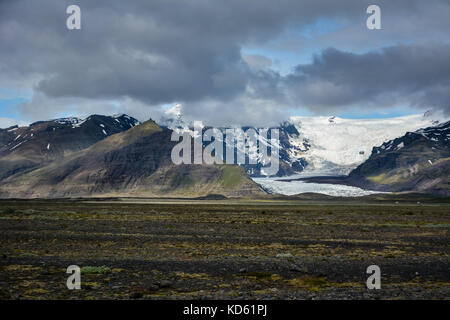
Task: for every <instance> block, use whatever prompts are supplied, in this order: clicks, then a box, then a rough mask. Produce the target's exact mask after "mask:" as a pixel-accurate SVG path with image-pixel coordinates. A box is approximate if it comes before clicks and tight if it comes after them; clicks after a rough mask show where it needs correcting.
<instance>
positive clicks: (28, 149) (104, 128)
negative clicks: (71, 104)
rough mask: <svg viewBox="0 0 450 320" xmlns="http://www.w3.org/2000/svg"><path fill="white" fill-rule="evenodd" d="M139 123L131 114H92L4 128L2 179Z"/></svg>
mask: <svg viewBox="0 0 450 320" xmlns="http://www.w3.org/2000/svg"><path fill="white" fill-rule="evenodd" d="M138 124H139V121H138V120H136V119H134V118H132V117H129V116H127V115H121V116H113V117H110V116H102V115H92V116H90V117H88V118H86V119H78V118H62V119H54V120H50V121H39V122H35V123H32V124H31V125H29V126H26V127H17V126H14V127H10V128H7V129H0V180H1V179H5V178H7V177H9V176H11V175H14V174H17V173H20V172H25V171H27V170H31V169H33V168H37V167H38V166H41V165H43V164H45V163H50V162H51V161H53V160H57V159H62V158H63V157H65V156H67V155H70V154H71V153H73V152H77V151H80V150H83V149H85V148H87V147H89V146H91V145H92V144H94V143H96V142H98V141H100V140H102V139H104V138H106V137H109V136H111V135H113V134H116V133H119V132H123V131H126V130H128V129H130V128H133V127H134V126H136V125H138Z"/></svg>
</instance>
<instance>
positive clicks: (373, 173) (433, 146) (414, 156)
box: [347, 121, 450, 195]
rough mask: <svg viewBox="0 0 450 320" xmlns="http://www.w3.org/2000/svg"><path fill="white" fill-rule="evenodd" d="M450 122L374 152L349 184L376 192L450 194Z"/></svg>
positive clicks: (383, 146) (395, 141)
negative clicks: (412, 191)
mask: <svg viewBox="0 0 450 320" xmlns="http://www.w3.org/2000/svg"><path fill="white" fill-rule="evenodd" d="M449 159H450V121H448V122H445V123H441V124H439V125H436V126H432V127H428V128H425V129H419V130H417V131H414V132H408V133H406V134H405V135H404V136H402V137H399V138H396V139H393V140H390V141H386V142H385V143H383V144H382V145H381V146H380V147H375V148H373V150H372V153H371V155H370V158H369V159H368V160H367V161H365V162H364V163H362V164H361V165H359V166H358V167H357V168H356V169H355V170H353V171H352V172H351V173H350V175H349V177H348V179H347V180H348V181H349V182H350V183H351V184H352V185H356V186H360V187H363V188H368V189H372V190H386V191H411V190H414V191H421V192H433V193H437V194H442V195H448V194H449V190H450V175H449V174H450V160H449Z"/></svg>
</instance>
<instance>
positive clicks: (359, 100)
mask: <svg viewBox="0 0 450 320" xmlns="http://www.w3.org/2000/svg"><path fill="white" fill-rule="evenodd" d="M286 83H287V87H288V88H289V89H288V90H289V92H290V93H292V94H293V95H294V97H296V98H297V99H299V100H301V103H302V104H303V105H309V106H311V108H315V109H316V111H320V110H321V109H325V110H327V111H329V110H333V109H339V108H342V107H349V106H358V105H359V106H366V107H368V108H372V107H374V106H378V107H380V106H383V107H386V106H389V105H395V104H399V103H409V104H411V105H413V106H417V107H421V108H436V109H441V110H444V111H445V112H446V113H449V114H450V94H449V92H450V45H436V44H434V45H433V44H429V45H426V46H425V45H409V46H404V45H399V46H392V47H388V48H384V49H382V50H379V51H375V52H368V53H364V54H354V53H349V52H342V51H339V50H336V49H327V50H325V51H324V52H322V53H321V54H319V55H316V56H315V57H314V60H313V62H312V63H311V64H308V65H299V66H298V67H297V68H296V71H295V72H294V74H292V75H290V76H289V77H287V79H286Z"/></svg>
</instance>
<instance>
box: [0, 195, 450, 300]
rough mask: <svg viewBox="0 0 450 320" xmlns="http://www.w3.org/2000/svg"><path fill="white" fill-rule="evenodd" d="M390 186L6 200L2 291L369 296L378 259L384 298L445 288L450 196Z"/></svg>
mask: <svg viewBox="0 0 450 320" xmlns="http://www.w3.org/2000/svg"><path fill="white" fill-rule="evenodd" d="M384 197H385V198H383V200H380V199H379V198H377V199H375V200H373V201H374V202H373V203H372V204H368V203H361V202H357V201H355V200H353V201H340V202H337V201H335V202H326V201H322V200H288V199H283V200H268V199H262V200H248V199H237V200H233V199H223V198H218V199H217V200H178V201H173V200H164V199H158V200H156V201H153V200H146V199H139V200H138V201H136V200H130V199H122V200H121V201H114V200H113V199H101V200H100V199H99V200H98V201H97V200H95V199H93V200H90V201H56V200H51V201H50V200H49V201H45V200H35V201H0V212H5V210H6V209H8V208H11V209H12V211H11V213H10V214H8V215H6V214H5V215H3V216H2V219H0V243H1V244H2V245H1V248H2V252H1V255H0V271H1V272H0V283H2V287H0V298H4V299H17V298H18V296H19V295H20V296H21V297H23V298H26V299H42V298H44V299H104V298H107V299H205V298H210V299H237V298H246V299H247V298H257V299H292V298H295V299H309V298H311V297H314V298H324V299H330V298H331V299H340V298H343V299H352V298H353V299H361V298H366V295H367V289H366V287H365V280H366V276H365V268H366V267H367V266H368V265H371V264H377V265H380V266H381V268H382V270H383V273H385V275H383V282H382V286H383V287H382V288H383V290H380V291H379V292H377V295H378V296H379V297H381V298H397V299H398V298H413V299H430V298H433V299H445V298H447V297H448V296H449V295H450V285H449V283H450V278H449V277H450V275H449V273H448V265H449V264H450V255H449V253H448V241H447V238H448V232H449V228H450V227H449V226H450V223H449V219H450V217H449V212H450V210H449V208H450V204H448V203H437V202H436V200H435V199H430V200H429V202H430V203H427V200H426V199H420V202H421V205H417V203H416V202H417V201H418V200H417V198H414V197H412V196H411V195H408V196H404V198H402V202H401V203H396V201H397V200H396V199H392V197H387V196H384ZM408 202H409V203H408ZM299 212H300V213H299ZM330 212H332V214H330ZM412 261H413V262H412ZM69 263H70V264H76V265H79V266H80V267H82V269H81V270H82V286H81V290H67V289H66V287H65V281H66V279H67V277H68V275H67V274H66V268H67V266H68V265H69ZM416 272H417V273H418V275H416V276H414V275H415V273H416ZM411 277H414V278H413V280H411V279H412V278H411Z"/></svg>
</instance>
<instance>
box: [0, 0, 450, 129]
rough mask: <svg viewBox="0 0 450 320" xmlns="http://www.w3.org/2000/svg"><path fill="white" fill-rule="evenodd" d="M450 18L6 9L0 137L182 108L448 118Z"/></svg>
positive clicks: (261, 115)
mask: <svg viewBox="0 0 450 320" xmlns="http://www.w3.org/2000/svg"><path fill="white" fill-rule="evenodd" d="M71 4H76V5H79V6H80V8H81V27H82V29H81V30H68V29H67V28H66V19H67V17H68V15H67V14H66V8H67V7H68V6H69V5H71ZM370 4H377V5H379V6H380V7H381V24H382V29H381V30H368V29H367V27H366V19H367V17H368V16H369V15H368V14H367V13H366V9H367V7H368V6H369V5H370ZM449 17H450V1H448V0H428V1H424V0H396V1H392V0H389V1H388V0H370V1H366V0H339V1H336V0H323V1H317V0H292V1H288V0H277V1H274V0H246V1H242V0H227V1H219V0H150V1H141V0H127V1H123V0H97V1H91V0H39V1H35V0H0V127H5V126H8V125H10V124H13V123H26V122H30V121H36V120H43V119H50V118H56V117H61V116H71V115H73V116H86V115H89V114H94V113H97V114H114V113H127V114H130V115H132V116H135V117H137V118H138V119H139V120H147V119H148V118H153V119H158V118H159V117H160V116H161V114H162V113H163V112H164V110H167V108H170V106H172V105H174V104H175V103H180V104H181V105H182V109H183V113H184V114H185V116H186V117H187V118H188V119H196V120H203V121H204V122H206V123H208V124H211V125H224V124H225V125H230V124H250V125H273V124H276V123H277V122H279V121H281V120H283V119H286V118H288V117H289V116H290V115H327V116H329V115H337V116H342V117H348V118H380V117H392V116H399V115H404V114H413V113H420V112H424V111H426V110H429V109H435V110H438V111H442V112H444V113H446V114H450V32H449V30H450V19H449Z"/></svg>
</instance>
